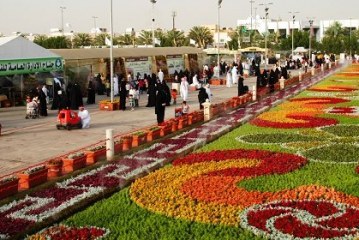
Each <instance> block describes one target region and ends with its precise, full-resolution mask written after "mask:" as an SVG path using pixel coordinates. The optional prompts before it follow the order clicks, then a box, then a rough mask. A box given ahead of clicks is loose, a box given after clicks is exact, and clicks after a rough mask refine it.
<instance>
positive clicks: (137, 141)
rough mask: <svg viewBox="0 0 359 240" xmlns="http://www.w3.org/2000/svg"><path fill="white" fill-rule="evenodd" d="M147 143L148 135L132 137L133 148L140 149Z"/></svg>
mask: <svg viewBox="0 0 359 240" xmlns="http://www.w3.org/2000/svg"><path fill="white" fill-rule="evenodd" d="M146 141H147V133H143V134H139V135H132V147H138V146H140V145H141V144H144V143H145V142H146Z"/></svg>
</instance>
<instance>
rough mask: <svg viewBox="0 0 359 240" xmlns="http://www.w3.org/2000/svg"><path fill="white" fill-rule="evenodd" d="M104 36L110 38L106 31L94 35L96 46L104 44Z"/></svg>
mask: <svg viewBox="0 0 359 240" xmlns="http://www.w3.org/2000/svg"><path fill="white" fill-rule="evenodd" d="M106 38H107V39H110V35H109V34H107V33H101V34H99V35H97V36H96V37H95V40H94V43H95V45H96V46H105V45H106Z"/></svg>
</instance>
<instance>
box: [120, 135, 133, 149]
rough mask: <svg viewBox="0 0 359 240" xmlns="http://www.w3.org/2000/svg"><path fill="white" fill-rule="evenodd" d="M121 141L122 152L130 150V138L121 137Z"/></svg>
mask: <svg viewBox="0 0 359 240" xmlns="http://www.w3.org/2000/svg"><path fill="white" fill-rule="evenodd" d="M121 141H122V151H127V150H130V149H131V148H132V136H123V137H121Z"/></svg>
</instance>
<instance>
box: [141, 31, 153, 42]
mask: <svg viewBox="0 0 359 240" xmlns="http://www.w3.org/2000/svg"><path fill="white" fill-rule="evenodd" d="M138 43H139V44H142V45H152V32H151V31H145V30H142V31H141V33H140V36H139V37H138Z"/></svg>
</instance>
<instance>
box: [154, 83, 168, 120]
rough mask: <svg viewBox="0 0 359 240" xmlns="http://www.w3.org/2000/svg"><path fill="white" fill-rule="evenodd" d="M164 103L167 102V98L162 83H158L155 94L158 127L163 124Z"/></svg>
mask: <svg viewBox="0 0 359 240" xmlns="http://www.w3.org/2000/svg"><path fill="white" fill-rule="evenodd" d="M166 101H167V96H166V92H165V89H164V86H163V84H162V83H158V84H157V93H156V106H155V114H156V115H157V123H158V125H161V124H162V123H163V122H164V118H165V109H166Z"/></svg>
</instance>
